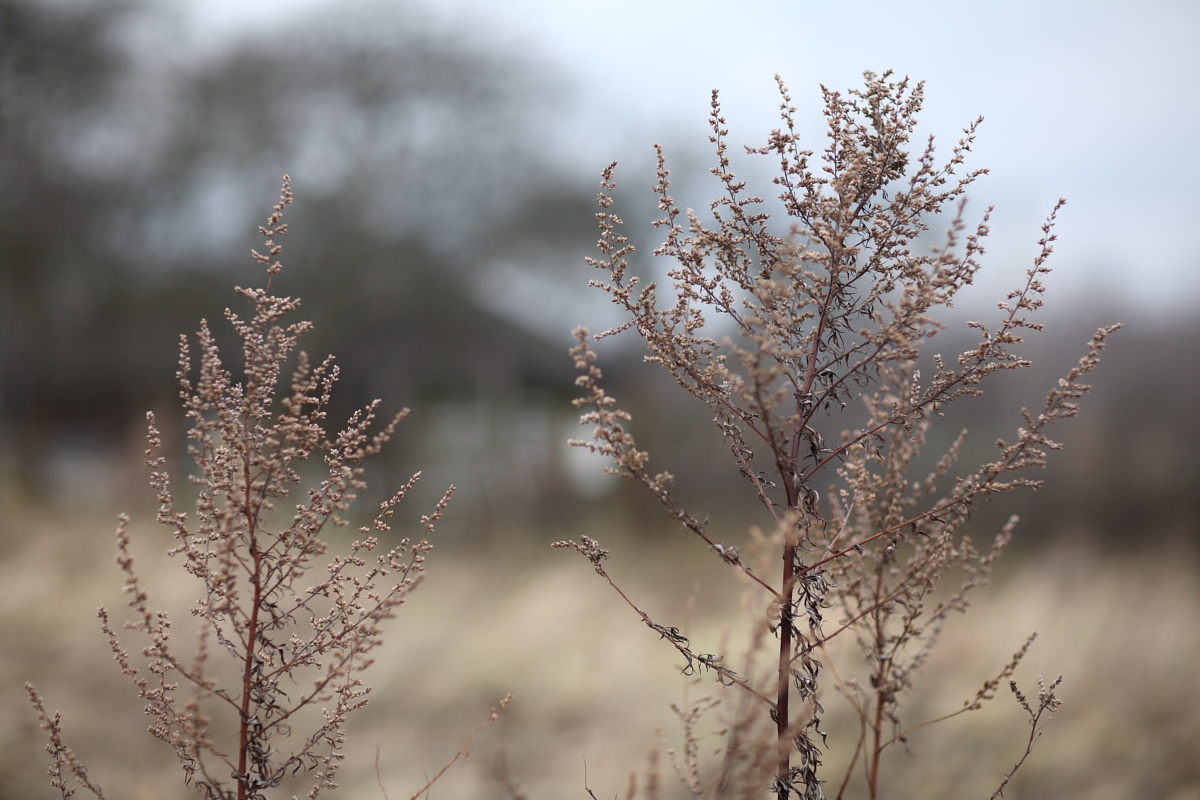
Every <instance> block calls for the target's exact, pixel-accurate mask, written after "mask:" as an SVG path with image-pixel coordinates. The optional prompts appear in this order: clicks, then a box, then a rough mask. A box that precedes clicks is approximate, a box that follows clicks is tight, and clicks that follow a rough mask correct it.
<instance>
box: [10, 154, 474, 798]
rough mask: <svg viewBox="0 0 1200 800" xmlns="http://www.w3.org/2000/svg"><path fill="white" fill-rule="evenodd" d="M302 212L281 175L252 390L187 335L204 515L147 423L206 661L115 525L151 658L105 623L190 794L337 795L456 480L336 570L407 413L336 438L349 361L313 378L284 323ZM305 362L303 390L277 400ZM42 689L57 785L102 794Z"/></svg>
mask: <svg viewBox="0 0 1200 800" xmlns="http://www.w3.org/2000/svg"><path fill="white" fill-rule="evenodd" d="M290 202H291V189H290V183H289V181H288V179H287V178H286V176H285V178H284V184H283V191H282V193H281V196H280V200H279V203H278V204H277V205H276V206H275V209H274V212H273V213H272V214H271V216H270V217H269V219H268V221H267V224H266V226H265V227H262V228H260V229H259V230H260V232H261V233H262V235H263V236H264V237H265V239H266V247H265V252H264V253H258V252H254V258H255V260H256V261H258V262H259V263H260V264H262V265H263V266H264V267H265V269H266V285H265V287H264V288H259V289H246V288H238V289H237V290H236V291H237V293H238V294H239V295H241V296H242V297H243V298H245V299H246V300H248V301H250V303H251V304H252V305H253V308H254V313H253V316H252V317H251V318H250V319H248V320H247V319H243V318H242V317H241V316H239V315H238V314H236V313H234V312H232V311H229V310H226V312H225V316H226V318H227V319H228V320H229V322H230V324H231V325H232V326H233V328H234V330H235V331H236V333H237V335H238V336H239V337H240V339H241V342H242V347H243V358H244V364H245V366H244V375H243V377H242V378H241V380H238V379H237V378H235V376H234V375H233V374H232V373H231V372H230V371H228V370H227V369H226V368H225V367H224V366H223V364H222V360H221V355H220V353H219V352H218V347H217V344H216V341H215V339H214V337H213V334H212V332H211V331H210V329H209V326H208V324H207V323H206V322H201V325H200V330H199V333H198V335H197V339H198V345H199V364H198V370H195V371H194V370H193V362H192V357H191V350H190V347H189V343H188V340H187V337H182V339H181V345H180V369H179V372H178V378H179V384H180V387H181V391H180V396H181V397H182V399H183V408H184V411H185V413H186V416H187V418H188V419H189V420H190V423H191V429H190V431H189V433H188V438H189V447H188V450H189V453H190V455H191V457H192V458H193V459H194V461H195V464H196V471H195V473H194V474H193V475H192V476H191V482H192V484H193V485H194V486H195V487H196V495H197V496H196V503H195V512H194V513H193V514H190V515H189V514H188V513H187V512H185V511H181V510H180V507H179V500H178V498H177V497H176V494H175V492H174V490H173V489H172V486H171V480H170V476H169V475H168V472H167V467H166V458H165V456H164V455H163V454H162V451H163V442H162V440H161V437H160V434H159V430H158V428H157V427H156V425H155V421H154V418H153V416H152V415H151V416H150V418H149V434H148V440H149V448H148V449H147V451H146V463H147V465H148V466H149V467H150V469H151V479H150V483H151V485H152V486H153V488H154V489H155V490H156V491H157V494H158V502H159V511H158V522H160V523H162V524H164V525H166V526H168V527H170V528H171V529H172V531H173V533H174V536H175V540H176V544H175V546H174V548H173V549H171V550H170V555H171V556H174V557H177V558H179V559H181V561H182V565H183V567H184V568H185V569H186V570H187V572H188V573H189V574H190V575H192V576H193V577H194V578H196V579H197V580H198V581H199V584H200V586H201V592H200V596H199V597H198V599H197V600H196V601H195V603H194V604H193V605H192V606H191V609H190V611H191V614H192V616H194V617H195V618H196V619H197V620H198V621H199V631H200V632H199V637H198V643H197V645H196V647H195V649H194V652H192V653H191V654H190V655H188V654H184V653H181V651H180V647H179V645H178V644H177V643H176V641H175V640H174V639H173V638H172V637H173V623H172V621H171V619H170V618H169V617H168V615H167V614H166V613H165V612H162V611H158V610H155V609H154V608H153V607H152V606H151V604H150V600H149V597H148V594H147V589H146V587H145V584H144V581H143V579H142V577H141V576H140V573H139V571H138V569H137V568H136V567H135V564H134V559H133V556H132V555H131V552H130V537H129V533H128V531H127V519H126V518H125V517H122V518H121V521H120V524H119V526H118V528H117V550H118V555H117V561H118V563H119V564H120V567H121V569H122V570H123V571H124V573H125V593H126V594H127V595H129V601H128V605H129V608H131V609H132V610H133V616H134V619H133V621H132V622H129V623H127V624H126V627H127V628H129V629H131V630H133V631H135V632H137V633H138V634H140V635H141V636H143V637H145V639H146V640H147V642H148V643H147V644H146V645H145V647H144V648H143V649H142V650H141V653H142V656H144V663H139V661H138V659H136V658H135V657H133V656H131V655H130V653H129V651H128V650H127V649H126V646H125V644H124V643H123V642H122V641H121V639H120V638H119V637H118V635H117V633H116V632H115V631H114V630H113V629H112V627H111V626H110V622H109V614H108V611H107V610H105V609H103V608H102V609H100V612H99V616H100V619H101V627H102V629H103V631H104V633H105V634H106V635H107V636H108V639H109V643H110V645H111V647H112V652H113V655H114V658H115V660H116V661H117V663H118V664H119V666H120V669H121V672H122V673H124V674H125V675H126V676H127V677H128V678H129V679H130V680H131V681H132V682H133V684H134V686H135V687H136V688H137V691H138V694H139V696H140V697H141V698H142V699H143V700H144V701H145V704H146V705H145V713H146V714H147V715H148V716H149V717H150V718H151V724H150V728H149V730H150V733H151V734H152V735H153V736H155V737H156V738H158V739H161V740H162V741H164V742H166V743H167V744H168V745H170V746H171V747H172V748H173V749H174V751H175V755H176V756H177V757H178V759H179V762H180V764H181V765H182V768H183V772H184V776H185V780H186V783H187V784H188V785H190V786H192V787H194V789H196V790H198V791H199V792H200V793H201V794H202V796H203V797H205V798H207V799H209V800H233V799H234V798H237V800H249V799H250V798H265V797H267V790H269V789H271V788H273V787H278V786H280V784H281V782H283V781H284V780H285V778H289V777H291V776H295V775H297V774H299V773H306V774H308V775H309V776H310V779H311V785H310V788H309V790H308V793H307V795H306V796H307V797H309V798H315V797H317V796H318V795H320V794H321V793H322V792H323V791H324V790H326V789H330V788H333V787H334V786H336V783H335V777H336V775H337V773H338V768H339V766H340V764H341V761H342V759H343V745H344V742H345V736H346V730H345V727H346V720H347V717H348V716H349V715H350V714H351V713H352V712H354V711H356V710H358V709H360V708H362V707H363V706H364V705H366V702H367V695H368V694H369V693H370V687H369V686H367V685H366V684H364V683H363V679H362V673H363V671H364V670H365V669H366V668H367V667H368V666H370V664H371V661H372V658H371V653H372V651H373V650H374V649H375V648H376V647H377V646H378V645H379V644H380V643H381V636H382V626H383V623H384V621H385V620H387V619H389V618H390V617H392V616H393V615H394V614H395V612H396V609H397V608H398V607H399V606H400V605H401V604H402V603H404V601H405V600H406V598H407V597H408V595H409V594H410V593H411V592H412V591H413V589H415V588H416V586H417V585H418V584H419V583H420V582H421V579H422V577H423V573H424V562H425V558H426V556H427V554H428V553H429V551H430V549H431V545H430V543H429V540H428V535H429V534H430V533H431V532H432V531H433V526H434V523H435V522H436V521H437V520H438V519H439V518H440V517H441V515H442V512H443V510H444V509H445V507H446V504H447V502H448V501H449V499H450V495H451V493H452V492H453V487H450V489H449V490H448V491H447V492H446V493H445V495H444V496H443V497H442V499H441V500H440V501H439V502H438V503H437V504H436V506H435V508H434V510H433V512H432V513H430V514H429V515H427V516H423V517H422V518H421V525H422V526H423V529H424V530H423V533H422V535H421V538H420V539H419V540H417V541H413V540H411V539H408V538H405V539H401V540H399V541H398V542H396V543H394V545H393V546H391V547H390V548H388V549H386V552H380V551H382V550H383V549H384V548H385V547H386V545H384V544H383V543H382V542H381V539H382V538H385V537H387V536H388V532H389V530H390V520H391V518H392V516H393V513H394V512H395V510H396V506H397V504H398V503H399V502H400V501H401V500H402V499H403V498H404V496H405V494H406V493H407V492H408V491H410V490H411V489H412V487H413V485H414V484H415V483H416V481H417V479H418V478H419V477H420V473H417V474H416V475H414V476H413V477H412V478H411V479H410V480H409V481H408V482H407V483H406V484H405V485H404V487H403V488H401V489H400V491H398V492H397V493H396V494H395V495H394V496H392V497H391V498H390V499H388V500H386V501H385V502H383V503H382V504H381V506H380V510H379V513H378V514H377V516H375V518H374V520H373V521H372V522H371V523H370V524H368V525H366V526H364V527H361V528H360V529H359V534H360V536H359V538H357V539H356V540H355V541H353V542H352V543H351V544H349V546H348V548H347V549H346V550H345V552H344V554H342V555H335V556H333V557H332V558H330V559H328V560H327V561H325V560H324V556H325V555H326V551H327V549H328V545H327V544H326V542H325V541H324V540H323V539H322V538H321V536H322V533H323V531H324V530H325V529H326V527H327V526H329V525H333V526H336V527H342V526H346V525H347V524H348V523H347V519H346V513H347V511H348V509H349V508H350V505H351V502H352V501H353V500H354V498H355V495H356V493H358V492H359V491H361V490H362V489H363V488H364V487H365V486H366V484H365V482H364V479H363V469H364V467H363V462H364V461H365V460H366V459H368V458H369V457H371V456H373V455H375V454H377V453H378V452H379V451H380V450H381V448H382V447H383V446H384V445H385V444H386V443H387V442H388V440H389V439H390V438H391V436H392V434H393V432H394V431H395V429H396V426H397V424H398V423H399V422H400V420H401V419H402V418H403V417H404V415H405V413H406V412H401V413H400V414H398V415H397V416H396V417H395V418H393V419H392V420H391V421H390V422H386V423H385V424H383V425H378V424H377V423H376V416H377V408H378V405H379V403H378V401H375V402H373V403H371V404H370V405H368V406H367V407H366V408H364V409H362V410H360V411H358V412H356V413H355V414H354V415H353V416H352V417H351V418H350V420H349V422H348V423H347V424H346V426H345V428H344V429H343V430H342V431H341V432H339V433H337V434H336V435H335V436H333V437H332V438H330V437H329V435H328V434H327V433H326V431H325V428H324V421H325V416H326V408H327V407H328V405H329V401H330V393H331V391H332V390H333V387H334V384H335V382H336V381H337V378H338V368H337V367H336V366H335V365H334V363H333V361H332V359H331V358H327V359H325V360H324V361H323V362H322V363H321V364H320V365H318V366H316V367H314V366H312V365H311V364H310V362H309V360H308V357H307V356H306V355H305V353H304V352H303V351H297V350H296V344H297V340H298V338H299V337H300V336H301V335H302V334H304V333H305V332H307V331H308V330H309V329H310V327H311V326H310V324H309V323H307V322H296V323H290V324H286V325H285V324H282V323H281V322H280V320H281V319H282V318H283V317H284V316H285V315H287V314H289V313H291V312H293V311H295V310H296V308H297V307H298V306H299V301H298V300H296V299H292V298H287V297H281V296H278V295H275V294H273V293H272V281H273V279H274V278H275V276H276V275H277V274H278V273H279V271H280V269H281V265H280V262H279V261H278V256H279V254H280V252H281V246H280V245H279V244H278V242H277V239H278V237H280V236H281V235H282V234H283V233H284V232H285V230H286V227H287V226H286V225H285V224H284V223H283V211H284V207H285V206H286V205H287V204H289V203H290ZM293 358H294V363H295V366H294V369H293V370H292V373H291V381H290V385H289V386H287V387H284V388H286V389H287V392H286V394H285V395H284V396H283V397H282V398H281V399H277V397H276V394H277V392H279V391H280V389H281V383H280V382H281V375H282V374H283V370H284V368H285V366H286V365H287V364H288V363H289V361H291V360H292V359H293ZM313 456H318V457H319V458H320V459H321V460H322V461H323V462H324V463H323V466H317V467H316V469H319V470H321V471H322V472H323V473H324V475H325V477H324V478H323V479H322V480H320V483H319V485H316V486H315V487H313V488H310V489H308V490H307V492H306V493H305V494H304V495H303V497H302V499H300V500H299V502H296V503H295V504H294V505H292V506H290V507H286V506H283V505H282V501H285V500H287V499H288V498H289V497H291V496H292V492H293V489H294V487H295V486H297V485H300V484H301V470H302V469H303V465H305V464H306V462H309V461H310V460H315V459H313ZM347 538H348V537H347ZM28 691H29V694H30V698H31V700H32V702H33V704H34V707H35V708H36V710H37V713H38V715H39V718H40V719H41V722H42V727H43V728H44V729H45V730H46V731H47V733H48V737H49V742H50V743H49V745H48V746H47V750H48V751H49V752H50V753H51V756H52V759H53V765H52V767H51V779H52V784H53V786H54V787H55V788H57V789H59V791H60V792H61V793H62V796H63V797H64V798H67V797H70V796H71V795H72V794H74V792H75V791H76V789H75V788H74V787H73V786H72V785H71V778H73V779H74V782H75V783H76V784H78V785H79V786H82V787H84V788H85V789H87V790H88V791H90V792H91V793H92V794H94V795H95V796H97V797H104V794H103V793H102V792H101V789H100V787H99V786H98V785H97V784H96V783H94V782H93V780H92V779H90V778H89V777H88V773H87V770H86V768H85V767H84V765H83V764H82V762H81V761H80V760H79V759H78V758H77V757H76V756H75V754H74V753H72V751H71V750H70V749H69V748H68V747H67V745H66V744H65V743H64V740H63V736H62V729H61V724H60V718H59V715H58V714H57V713H55V714H53V715H51V714H49V713H48V712H47V711H46V710H45V706H44V704H43V701H42V699H41V697H40V696H39V695H38V693H37V692H36V690H35V689H34V688H33V687H32V686H28ZM494 714H495V712H494V711H493V716H494ZM305 726H311V727H308V728H307V729H306V727H305ZM472 735H474V734H472ZM455 758H457V756H456V757H455ZM438 774H439V776H440V774H441V773H438ZM435 780H436V778H435ZM430 783H432V781H431V782H430ZM428 788H429V787H428V786H426V787H425V789H423V790H422V791H421V792H420V793H418V794H421V793H424V792H425V791H426V790H427V789H428Z"/></svg>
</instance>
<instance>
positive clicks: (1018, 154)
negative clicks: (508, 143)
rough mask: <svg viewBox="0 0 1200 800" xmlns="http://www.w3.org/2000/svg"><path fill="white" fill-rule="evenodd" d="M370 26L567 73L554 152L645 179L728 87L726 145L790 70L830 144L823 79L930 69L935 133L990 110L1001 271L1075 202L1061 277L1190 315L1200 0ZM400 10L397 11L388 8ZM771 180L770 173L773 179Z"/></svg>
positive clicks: (747, 129)
mask: <svg viewBox="0 0 1200 800" xmlns="http://www.w3.org/2000/svg"><path fill="white" fill-rule="evenodd" d="M193 2H194V3H197V4H199V5H198V6H195V8H197V17H196V20H197V23H196V24H197V25H198V26H199V27H201V28H202V29H203V30H205V31H207V32H208V33H207V35H210V36H213V37H218V38H219V37H221V36H226V35H234V34H237V33H244V32H245V31H247V30H253V29H254V28H255V27H256V26H258V25H262V24H266V21H267V20H268V19H269V18H270V16H271V15H274V14H279V13H280V12H281V10H282V9H291V11H290V12H287V13H295V9H296V8H297V7H299V6H301V5H321V4H322V0H303V3H301V2H300V0H290V2H287V3H284V2H268V1H267V0H262V2H260V3H258V4H255V3H253V2H246V0H193ZM339 5H340V7H341V8H342V9H344V11H345V14H347V15H348V16H349V17H351V18H352V19H353V18H355V17H357V18H358V19H357V20H356V22H357V24H363V25H371V24H373V22H372V20H373V18H374V16H375V15H378V14H379V13H381V12H380V11H379V9H381V8H385V9H395V10H396V12H397V13H403V14H406V15H409V16H412V17H414V18H419V19H420V20H422V24H427V25H431V26H432V27H433V28H434V29H435V30H443V31H451V32H453V33H454V35H456V36H460V37H463V38H465V39H467V40H469V41H471V42H475V43H478V44H480V45H482V46H484V47H487V48H488V49H490V50H491V51H492V52H497V53H501V54H504V53H511V54H512V55H513V57H514V58H532V59H534V60H537V61H540V62H542V63H543V64H544V65H545V69H546V70H547V71H548V72H550V73H551V74H553V75H555V76H556V77H558V78H560V79H561V80H562V82H563V83H564V84H566V85H568V86H572V87H575V88H574V89H573V91H572V99H571V101H570V102H568V103H565V104H564V105H562V107H561V108H557V109H554V111H555V116H556V118H557V119H558V125H559V127H558V129H556V130H550V131H547V136H548V137H549V138H551V139H553V140H554V141H552V142H550V143H548V144H549V146H550V149H552V150H553V151H554V152H555V153H557V154H558V156H557V157H558V158H561V159H564V160H566V161H569V162H570V163H571V164H572V166H573V167H576V166H577V167H578V168H579V169H580V170H581V171H584V172H586V173H588V174H596V173H598V171H599V169H600V168H601V167H602V166H603V165H604V164H605V163H607V162H608V161H610V160H614V159H617V160H622V161H624V162H627V163H629V164H630V165H631V169H640V170H642V173H641V174H636V173H635V174H626V175H625V176H624V177H625V179H626V180H636V181H638V182H640V183H643V184H648V183H649V180H650V178H651V177H652V176H650V175H647V174H646V173H645V170H646V169H647V162H646V158H647V154H648V153H649V152H650V145H651V144H652V143H653V142H655V141H662V142H663V143H664V144H666V145H667V146H668V148H677V149H680V150H682V149H685V148H688V147H692V148H693V149H694V148H699V147H707V143H706V136H707V129H706V127H705V123H706V116H707V113H708V101H709V94H710V92H711V90H712V89H714V88H716V89H719V90H720V91H721V95H722V98H723V102H724V107H725V116H726V118H727V120H728V122H729V127H730V129H731V137H730V139H731V141H733V142H737V143H745V144H760V143H761V142H763V141H764V140H765V137H766V135H767V133H768V132H769V131H770V129H771V128H772V127H776V126H777V124H778V116H777V111H778V105H779V97H778V94H777V92H776V87H775V82H774V75H775V74H776V73H778V74H780V75H781V76H782V77H783V78H784V80H785V81H786V82H787V83H788V85H789V88H790V89H791V92H792V97H793V102H794V104H795V105H796V106H798V107H799V109H800V117H801V122H802V124H803V125H804V131H805V132H806V133H810V134H811V136H812V137H813V141H814V149H820V146H821V142H820V140H819V138H818V137H819V136H820V134H821V127H820V117H819V110H820V106H819V102H820V92H819V85H820V84H822V83H823V84H825V85H826V86H828V87H830V88H838V89H846V88H848V87H852V86H855V85H857V84H859V83H860V81H861V74H862V71H863V70H865V69H872V70H875V71H883V70H885V69H892V70H894V71H895V72H896V73H897V74H899V75H908V76H910V77H911V78H913V79H914V80H924V81H925V82H926V110H925V113H924V115H923V124H922V130H923V132H924V133H925V134H929V133H933V134H935V135H936V136H937V137H938V139H939V141H940V142H942V143H943V145H944V146H946V147H947V148H948V147H949V146H950V145H951V144H952V143H953V142H954V141H955V140H956V139H957V137H958V133H959V132H960V131H961V129H962V127H963V126H964V125H966V124H967V123H968V122H970V121H971V120H972V119H974V118H975V117H976V116H980V115H982V116H984V117H985V120H986V121H985V123H984V126H983V128H982V129H981V132H980V135H979V139H978V142H977V145H976V147H975V156H974V158H973V161H971V162H970V163H971V164H972V165H973V166H986V167H988V168H990V169H991V173H992V174H991V176H990V177H989V178H987V179H986V183H985V184H983V185H982V186H980V188H978V189H976V190H974V191H973V193H972V200H973V202H975V203H977V205H976V208H977V210H979V209H982V207H983V206H984V205H987V204H993V203H994V204H996V205H997V212H996V214H995V216H994V218H993V226H992V228H993V243H992V244H993V246H992V248H991V249H990V251H989V257H990V259H991V261H989V262H988V263H992V262H999V263H997V264H996V266H995V267H994V268H993V269H992V270H991V278H992V280H993V281H994V282H996V284H997V286H999V285H1008V284H1011V283H1012V277H1013V276H1014V275H1017V276H1019V275H1020V274H1021V272H1022V271H1023V270H1024V269H1025V268H1026V267H1027V266H1028V263H1029V260H1030V259H1031V258H1032V255H1033V253H1034V252H1036V245H1035V242H1036V240H1037V238H1038V226H1039V225H1040V221H1041V220H1042V218H1043V217H1044V216H1045V214H1046V213H1047V212H1048V211H1049V209H1050V207H1051V206H1052V205H1053V203H1054V201H1055V200H1056V199H1057V198H1058V197H1060V196H1063V197H1066V198H1067V199H1068V206H1067V208H1066V210H1065V212H1064V214H1063V215H1062V218H1061V224H1060V227H1059V236H1060V242H1059V247H1058V249H1057V251H1056V259H1055V261H1054V266H1056V267H1057V274H1056V276H1055V277H1054V280H1053V281H1052V283H1051V289H1052V292H1053V291H1059V292H1063V293H1069V294H1072V295H1074V296H1076V297H1085V298H1087V299H1089V300H1094V301H1095V302H1100V303H1109V302H1111V303H1113V304H1114V305H1118V306H1119V304H1121V303H1125V302H1128V301H1130V300H1133V301H1134V302H1136V303H1137V304H1138V305H1139V306H1140V307H1141V309H1140V310H1143V311H1145V310H1156V311H1157V310H1160V309H1163V308H1169V310H1170V312H1171V313H1173V314H1179V313H1186V314H1192V313H1194V312H1193V311H1192V310H1191V309H1192V307H1193V305H1194V300H1195V296H1196V292H1197V291H1198V290H1200V278H1197V272H1198V271H1200V263H1198V262H1200V257H1198V256H1197V253H1196V248H1195V247H1194V246H1193V245H1192V243H1191V241H1190V239H1191V236H1190V234H1191V233H1192V232H1193V231H1194V230H1197V229H1200V221H1198V215H1197V211H1198V210H1200V204H1198V203H1197V202H1196V199H1195V193H1194V191H1193V187H1194V185H1195V183H1196V181H1197V179H1198V178H1200V155H1198V148H1197V144H1198V143H1200V142H1198V141H1197V140H1198V136H1197V133H1196V131H1197V130H1198V129H1200V90H1198V89H1197V87H1196V79H1197V77H1198V76H1200V47H1198V46H1197V45H1196V43H1195V37H1196V35H1197V33H1198V32H1200V3H1197V2H1195V0H1178V1H1174V0H1144V1H1143V2H1139V3H1136V4H1135V3H1133V2H1128V1H1127V2H1111V1H1110V2H1104V0H1089V1H1088V2H1083V1H1082V0H1040V1H1036V2H1035V0H1005V2H990V1H989V0H978V1H977V2H972V3H963V2H961V0H907V2H896V0H844V1H842V2H836V1H835V0H827V2H822V3H814V2H798V1H797V0H738V2H736V3H734V2H728V1H727V2H717V1H716V0H688V1H687V2H660V1H659V0H606V2H602V3H600V2H573V1H572V0H504V2H494V0H492V1H489V0H408V1H407V2H403V1H402V0H392V2H390V3H389V2H385V3H382V4H380V3H367V2H356V0H340V3H339ZM382 13H389V12H382ZM763 191H764V192H766V191H767V188H764V190H763Z"/></svg>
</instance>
